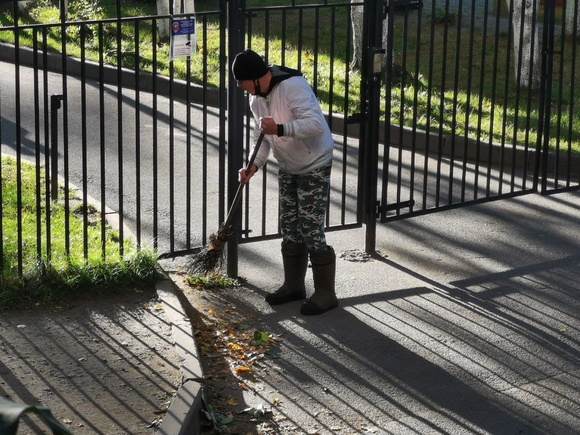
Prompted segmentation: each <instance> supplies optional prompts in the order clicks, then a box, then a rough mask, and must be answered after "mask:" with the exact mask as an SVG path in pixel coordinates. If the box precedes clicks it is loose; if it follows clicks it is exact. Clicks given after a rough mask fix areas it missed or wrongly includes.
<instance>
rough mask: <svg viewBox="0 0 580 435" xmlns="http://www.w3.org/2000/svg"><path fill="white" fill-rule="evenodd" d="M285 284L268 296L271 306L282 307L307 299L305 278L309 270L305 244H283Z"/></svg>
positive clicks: (267, 300) (267, 299)
mask: <svg viewBox="0 0 580 435" xmlns="http://www.w3.org/2000/svg"><path fill="white" fill-rule="evenodd" d="M282 262H283V264H284V284H282V286H281V287H280V288H279V289H278V290H276V291H275V292H274V293H270V294H269V295H266V302H268V303H269V304H270V305H281V304H285V303H287V302H292V301H301V300H303V299H306V287H305V286H304V278H305V277H306V269H307V268H308V247H307V246H306V244H305V243H282Z"/></svg>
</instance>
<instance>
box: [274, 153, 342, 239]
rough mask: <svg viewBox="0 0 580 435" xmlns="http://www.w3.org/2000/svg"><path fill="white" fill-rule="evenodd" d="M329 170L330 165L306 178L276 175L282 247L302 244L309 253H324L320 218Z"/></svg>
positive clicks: (327, 185) (323, 213)
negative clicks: (285, 244)
mask: <svg viewBox="0 0 580 435" xmlns="http://www.w3.org/2000/svg"><path fill="white" fill-rule="evenodd" d="M331 168H332V163H331V164H328V165H326V166H323V167H321V168H318V169H316V170H314V171H312V172H308V173H306V174H298V175H293V174H288V173H286V172H284V171H280V172H279V173H278V187H279V192H280V199H279V201H280V230H281V232H282V237H283V243H306V245H307V246H308V249H309V250H310V251H322V250H326V249H327V248H326V236H325V235H324V218H325V216H326V208H327V205H328V193H329V189H330V171H331Z"/></svg>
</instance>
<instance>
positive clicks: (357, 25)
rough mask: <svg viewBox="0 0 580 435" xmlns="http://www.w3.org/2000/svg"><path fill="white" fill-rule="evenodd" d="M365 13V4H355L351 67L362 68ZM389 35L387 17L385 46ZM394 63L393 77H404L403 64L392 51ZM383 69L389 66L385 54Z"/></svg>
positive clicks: (358, 0)
mask: <svg viewBox="0 0 580 435" xmlns="http://www.w3.org/2000/svg"><path fill="white" fill-rule="evenodd" d="M351 3H360V0H351ZM363 15H364V6H361V5H358V6H353V8H352V15H351V24H352V43H353V54H352V61H351V62H350V68H351V69H360V67H361V63H362V32H363V18H364V17H363ZM388 35H389V28H388V20H387V17H385V19H384V20H383V34H382V38H381V39H382V45H383V48H385V49H386V48H387V41H388V39H387V37H388ZM392 59H393V60H392V64H393V71H392V74H393V77H402V76H403V73H404V72H403V71H402V66H401V65H400V64H399V63H398V62H397V61H396V59H395V52H394V51H393V53H392ZM381 66H382V69H383V71H384V70H386V68H387V56H386V55H385V56H383V59H382V65H381Z"/></svg>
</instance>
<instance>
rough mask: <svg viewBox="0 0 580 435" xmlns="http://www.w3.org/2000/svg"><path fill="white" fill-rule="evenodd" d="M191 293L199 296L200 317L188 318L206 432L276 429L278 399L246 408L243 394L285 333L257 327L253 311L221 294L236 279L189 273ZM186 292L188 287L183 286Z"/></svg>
mask: <svg viewBox="0 0 580 435" xmlns="http://www.w3.org/2000/svg"><path fill="white" fill-rule="evenodd" d="M185 283H186V284H187V285H188V286H189V287H190V290H189V292H196V293H198V296H200V295H201V298H202V299H203V302H202V303H201V304H200V306H199V307H198V310H199V315H198V317H199V318H198V319H192V323H193V326H194V329H195V338H196V342H197V347H198V349H199V352H200V358H201V360H202V364H203V369H204V374H205V380H206V383H205V387H206V388H205V398H204V399H205V400H204V402H205V403H204V408H205V409H204V411H203V414H204V417H205V419H204V422H203V423H204V428H205V429H206V431H207V432H210V431H214V432H215V433H236V434H241V435H247V434H258V435H269V434H276V433H279V432H278V431H279V426H278V424H277V420H278V418H276V417H274V416H273V415H272V408H273V407H276V406H278V405H279V404H280V403H279V402H280V400H279V399H277V398H276V397H272V398H271V399H270V402H269V403H262V402H258V403H255V404H252V405H251V406H248V405H247V404H246V402H245V400H244V392H246V393H248V392H249V393H252V392H253V391H254V387H253V385H255V384H256V383H257V382H259V381H260V378H261V377H263V376H266V374H265V373H266V370H265V366H264V365H263V364H262V362H263V361H264V359H265V358H268V357H275V355H276V353H277V352H278V349H277V346H278V344H279V343H280V341H282V340H283V337H281V336H279V335H276V334H273V333H272V332H269V331H265V330H263V329H262V328H260V324H259V323H260V322H259V319H256V316H255V314H253V313H249V312H242V310H241V309H240V308H239V307H236V306H235V305H233V304H232V303H231V302H228V301H227V300H226V298H225V295H224V292H227V290H225V291H221V289H223V288H228V287H239V286H240V283H239V282H238V281H237V280H233V279H230V278H223V277H221V276H218V275H211V276H208V277H203V278H201V277H195V276H188V277H187V278H186V279H185ZM184 291H186V290H184Z"/></svg>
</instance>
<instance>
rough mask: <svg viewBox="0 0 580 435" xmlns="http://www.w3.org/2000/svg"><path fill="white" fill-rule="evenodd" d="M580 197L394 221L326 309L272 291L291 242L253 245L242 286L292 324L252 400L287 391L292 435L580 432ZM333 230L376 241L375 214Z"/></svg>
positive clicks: (275, 322)
mask: <svg viewBox="0 0 580 435" xmlns="http://www.w3.org/2000/svg"><path fill="white" fill-rule="evenodd" d="M579 212H580V193H561V194H558V195H553V196H549V197H542V196H540V195H527V196H522V197H519V198H514V199H509V200H501V201H496V202H492V203H487V204H481V205H476V206H471V207H467V208H461V209H457V210H451V211H446V212H441V213H436V214H432V215H427V216H422V217H417V218H412V219H407V220H402V221H397V222H393V223H389V224H387V225H379V228H378V235H377V249H378V251H380V253H381V255H380V256H376V257H374V258H372V259H370V260H369V261H366V262H353V261H345V260H344V259H339V260H338V263H337V294H338V296H339V299H340V303H341V305H340V308H338V309H336V310H332V311H330V312H328V313H326V314H324V315H322V316H317V317H312V318H310V317H303V316H300V314H299V306H300V303H290V304H287V305H284V306H281V307H275V309H273V308H271V307H269V306H268V305H267V304H266V303H265V302H264V300H263V297H264V295H265V294H266V293H267V292H270V291H273V290H275V289H276V286H277V285H278V284H279V281H280V276H281V259H280V253H279V242H278V241H268V242H260V243H252V244H245V245H242V246H241V247H240V267H239V271H240V275H243V276H244V277H246V278H247V279H248V285H247V288H243V289H236V290H232V291H231V292H230V293H229V297H230V298H231V300H232V302H233V303H235V304H240V305H241V306H242V305H243V306H247V307H253V308H254V309H256V310H257V311H258V314H259V316H260V317H259V319H260V322H262V324H263V327H264V329H265V330H267V331H271V332H273V333H278V334H282V335H283V336H285V337H287V339H286V340H285V341H283V342H282V344H281V345H280V346H279V347H280V353H279V355H278V356H277V358H276V359H274V360H271V361H269V362H268V367H269V369H270V374H271V376H268V377H267V378H265V379H262V380H261V386H260V388H259V390H257V391H254V392H247V394H244V400H245V402H246V403H242V404H240V406H241V407H245V406H253V405H255V404H256V403H270V404H272V403H273V401H276V402H277V403H279V404H278V406H276V407H275V417H276V418H275V420H276V422H277V423H276V424H277V430H278V432H277V433H280V434H298V433H315V434H319V435H326V434H341V435H342V434H355V433H361V434H362V433H374V434H397V435H402V434H439V433H448V434H558V435H562V434H578V433H580V397H579V395H578V391H579V390H580V332H579V329H580V291H579V287H580V274H579V272H578V271H579V270H580V267H579V263H580V213H579ZM328 239H329V243H330V244H332V245H333V246H334V248H335V250H336V252H337V253H338V254H341V253H345V252H348V251H350V250H356V249H363V248H364V229H358V230H348V231H343V232H333V233H329V234H328ZM307 284H308V286H309V288H312V281H311V276H310V273H309V275H308V283H307ZM178 347H179V344H178ZM184 361H185V359H184ZM188 361H189V364H193V365H195V364H196V359H195V357H194V358H191V355H190V356H189V357H188ZM185 369H186V370H193V371H195V370H196V368H195V367H194V368H191V366H190V368H188V367H187V364H186V366H185ZM199 370H201V369H199ZM198 375H199V376H200V377H203V373H201V372H200V373H198ZM196 376H197V375H194V376H191V379H194V378H195V377H196ZM192 384H193V385H196V384H197V381H195V380H194V381H192ZM187 394H191V392H190V391H189V392H188V393H187ZM188 400H189V402H187V400H186V401H185V403H193V398H190V399H188ZM195 403H196V405H198V404H199V401H197V402H195ZM177 409H178V408H177V407H176V408H174V411H175V410H177ZM186 411H187V409H186ZM186 411H184V409H183V403H181V408H179V410H177V411H175V412H174V413H173V417H174V419H173V424H174V426H173V428H172V429H167V427H166V428H165V432H164V433H168V434H169V433H173V434H176V433H178V432H171V430H174V431H175V430H176V429H175V427H177V426H175V425H178V424H179V421H180V419H183V418H185V414H184V412H186ZM170 414H171V412H170ZM198 415H199V414H198V410H197V409H193V411H192V413H191V414H190V417H192V419H191V420H189V423H188V424H190V425H194V424H195V420H196V418H197V416H198ZM169 421H170V419H168V418H166V422H167V423H166V422H164V424H168V423H169ZM189 427H191V426H189ZM162 429H163V425H162ZM181 429H182V430H183V431H184V432H183V433H193V432H186V429H185V428H183V427H182V428H181Z"/></svg>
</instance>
